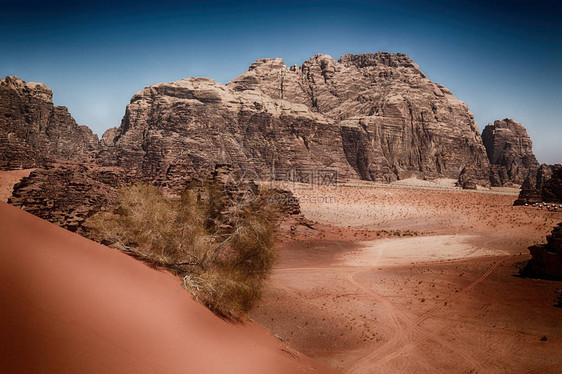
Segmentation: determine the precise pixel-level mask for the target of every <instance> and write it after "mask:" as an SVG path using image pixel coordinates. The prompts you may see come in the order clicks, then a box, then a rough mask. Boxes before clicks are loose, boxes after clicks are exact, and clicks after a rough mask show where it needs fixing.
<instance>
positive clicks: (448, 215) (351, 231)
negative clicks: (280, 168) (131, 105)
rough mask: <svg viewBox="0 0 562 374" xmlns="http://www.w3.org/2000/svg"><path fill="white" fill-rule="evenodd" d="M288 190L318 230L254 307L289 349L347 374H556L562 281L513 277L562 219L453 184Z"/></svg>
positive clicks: (288, 242) (286, 245)
mask: <svg viewBox="0 0 562 374" xmlns="http://www.w3.org/2000/svg"><path fill="white" fill-rule="evenodd" d="M432 187H433V188H432ZM293 189H294V192H295V193H296V194H297V196H299V197H300V198H301V205H302V210H303V213H304V215H305V216H306V217H307V218H309V219H311V220H313V221H315V222H317V224H316V227H317V229H318V231H317V232H316V233H315V234H311V233H310V232H309V231H308V230H302V231H299V230H300V229H299V230H297V232H296V235H294V236H293V238H291V239H285V240H284V241H283V243H282V244H281V245H280V248H279V249H280V258H279V261H278V265H277V267H276V269H275V271H274V274H273V276H272V277H271V280H270V285H269V287H268V289H267V293H266V297H265V298H264V300H263V302H262V303H261V305H260V307H259V308H258V309H257V310H256V311H255V312H254V313H253V318H254V319H255V320H257V321H259V322H260V323H262V324H263V325H264V326H266V327H268V328H269V329H270V330H272V331H273V332H274V333H275V334H277V335H278V336H280V337H281V338H282V339H283V340H284V341H285V342H287V343H288V344H289V345H291V346H293V347H295V348H296V349H298V350H300V351H302V352H304V353H306V354H308V355H310V356H312V357H314V358H317V359H318V360H320V361H322V362H324V363H326V364H328V365H330V366H332V367H334V368H337V369H339V370H341V371H343V372H347V373H373V372H381V373H391V372H422V373H424V372H428V373H429V372H459V373H477V372H479V373H490V372H492V373H495V372H497V373H505V372H510V373H554V372H559V371H560V370H562V360H561V359H560V356H559V351H560V348H561V347H562V325H561V324H560V321H561V320H562V319H561V318H562V309H561V308H557V307H554V304H555V303H556V302H557V299H558V296H559V293H560V290H561V289H562V285H561V284H560V282H555V281H546V280H537V279H526V278H521V277H519V276H517V274H518V270H519V267H520V266H521V264H522V263H523V262H524V261H526V260H528V259H529V257H530V256H529V253H528V250H527V247H528V246H529V245H531V244H533V243H538V242H542V241H544V238H545V234H547V233H549V232H550V230H551V228H552V226H553V225H554V224H555V223H557V222H558V221H560V219H561V218H562V214H561V213H559V212H549V211H546V210H538V209H536V208H532V207H524V206H519V207H514V206H513V201H514V199H515V198H516V194H517V190H516V189H508V188H502V189H494V190H485V189H483V190H480V191H475V192H467V191H461V190H457V189H454V188H453V187H452V186H449V185H448V183H447V181H445V182H440V183H437V182H436V183H434V184H433V185H432V183H428V182H419V183H410V184H408V183H407V182H403V181H402V182H401V183H398V184H394V185H391V186H389V185H386V186H381V185H375V184H372V183H371V184H355V185H348V186H345V185H344V186H341V187H338V188H337V189H325V190H322V189H318V188H315V189H308V188H302V186H295V188H293ZM319 196H323V197H324V198H319ZM326 196H329V197H330V198H329V199H328V198H326ZM326 201H329V202H328V203H326Z"/></svg>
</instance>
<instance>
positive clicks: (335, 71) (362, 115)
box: [227, 52, 489, 185]
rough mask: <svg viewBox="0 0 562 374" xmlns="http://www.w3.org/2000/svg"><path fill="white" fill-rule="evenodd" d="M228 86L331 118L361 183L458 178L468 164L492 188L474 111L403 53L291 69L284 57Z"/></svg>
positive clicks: (316, 60)
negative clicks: (414, 177) (284, 101)
mask: <svg viewBox="0 0 562 374" xmlns="http://www.w3.org/2000/svg"><path fill="white" fill-rule="evenodd" d="M227 86H228V87H230V88H232V89H233V90H235V91H238V92H260V93H263V94H265V95H268V96H270V97H272V98H274V99H283V100H288V101H290V102H293V103H299V104H304V105H306V106H307V107H308V108H309V109H310V110H311V111H313V112H316V113H320V114H322V115H323V116H324V117H325V118H327V119H329V120H331V121H332V122H333V123H334V124H336V125H337V126H339V128H340V134H341V139H342V145H343V150H344V153H345V156H346V159H347V161H348V162H349V164H350V165H351V166H352V167H353V169H354V170H355V171H356V173H357V174H358V175H359V176H360V177H361V178H362V179H366V180H375V181H393V180H396V179H403V178H408V177H411V176H417V177H420V178H437V177H449V178H455V179H456V178H457V177H458V176H459V173H460V172H461V171H462V170H463V168H465V167H466V166H467V165H470V166H471V167H472V168H473V169H474V170H475V171H476V173H475V174H474V175H471V179H472V180H474V181H477V182H478V183H479V184H482V185H487V184H488V183H489V175H488V174H489V162H488V158H487V156H486V152H485V149H484V146H483V144H482V141H481V137H480V134H479V132H478V128H477V126H476V123H475V122H474V117H473V115H472V113H470V111H469V110H468V107H467V106H466V104H464V103H463V102H461V101H459V100H458V99H456V98H455V97H454V96H453V94H452V93H451V92H450V91H449V90H448V89H446V88H445V87H444V86H442V85H439V84H436V83H433V82H432V81H431V80H429V79H428V78H427V77H426V76H425V75H424V74H423V73H422V72H421V71H420V69H419V67H418V66H417V65H416V64H415V63H414V62H413V61H412V60H411V59H410V58H409V57H408V56H406V55H403V54H391V53H383V52H379V53H376V54H362V55H345V56H342V57H341V58H340V60H339V61H335V60H334V59H333V58H332V57H330V56H328V55H316V56H314V57H312V58H311V59H309V60H308V61H306V62H305V63H304V64H303V65H301V66H300V67H297V66H292V67H290V68H287V67H286V66H285V64H284V63H283V60H281V59H262V60H258V61H256V62H255V63H254V64H252V66H250V68H249V70H248V71H247V72H245V73H243V74H242V75H240V76H239V77H237V78H236V79H234V80H233V81H232V82H230V83H228V84H227Z"/></svg>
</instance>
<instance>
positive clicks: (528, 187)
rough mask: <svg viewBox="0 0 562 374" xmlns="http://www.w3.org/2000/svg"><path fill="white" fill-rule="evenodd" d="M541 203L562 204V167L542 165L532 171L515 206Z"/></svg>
mask: <svg viewBox="0 0 562 374" xmlns="http://www.w3.org/2000/svg"><path fill="white" fill-rule="evenodd" d="M540 202H550V203H562V165H560V164H555V165H547V164H542V165H541V166H540V167H539V168H538V170H536V171H531V172H530V173H529V175H528V176H527V178H526V179H525V181H524V182H523V184H522V185H521V192H520V193H519V198H518V199H517V200H516V201H515V205H523V204H525V203H528V204H533V203H540Z"/></svg>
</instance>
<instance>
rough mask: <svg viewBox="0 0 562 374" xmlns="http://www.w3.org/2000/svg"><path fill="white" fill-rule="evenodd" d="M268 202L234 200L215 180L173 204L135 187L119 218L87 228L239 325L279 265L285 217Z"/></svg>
mask: <svg viewBox="0 0 562 374" xmlns="http://www.w3.org/2000/svg"><path fill="white" fill-rule="evenodd" d="M268 195H269V192H268V191H262V192H261V193H260V194H258V195H257V196H252V199H246V200H245V199H243V198H240V199H236V198H232V196H229V195H228V193H227V191H226V190H225V188H224V186H223V185H222V184H221V183H219V182H217V181H214V180H209V181H206V182H203V183H200V184H198V185H194V186H192V187H191V188H189V189H187V190H185V191H183V192H182V193H181V196H179V197H176V198H167V197H165V196H164V195H163V194H162V192H161V191H160V190H159V189H158V188H157V187H154V186H151V185H146V184H135V185H131V186H127V187H123V188H121V189H120V190H119V192H118V197H117V200H116V202H115V204H114V206H113V208H112V210H110V211H103V212H99V213H97V214H95V215H94V216H92V217H91V218H89V219H88V220H87V222H86V228H87V229H88V230H90V231H91V232H92V234H93V236H94V237H95V238H96V239H98V241H100V242H102V243H103V244H106V245H110V246H113V247H115V248H118V249H120V250H122V251H124V252H127V253H129V254H131V255H133V256H134V257H136V258H140V259H142V260H144V261H146V262H148V263H150V264H152V265H154V266H158V267H163V268H166V269H168V270H170V271H172V272H173V273H174V274H177V275H179V276H181V277H182V278H183V285H184V287H185V288H186V289H187V290H189V291H190V292H192V293H193V295H194V296H195V297H196V298H197V299H198V300H200V301H202V302H203V303H204V304H205V305H207V306H208V307H209V308H210V309H211V310H213V311H214V312H216V313H217V314H219V315H221V316H223V317H227V318H231V319H239V318H240V317H241V315H243V314H244V313H246V312H248V311H249V310H250V309H252V308H253V307H254V306H255V304H256V302H257V301H258V300H259V299H260V297H261V293H262V288H263V284H264V281H265V279H267V277H268V275H269V273H270V270H271V268H272V266H273V263H274V260H275V251H274V244H275V233H276V227H277V223H276V218H277V215H278V211H279V210H278V209H277V208H278V207H276V206H274V205H272V204H269V203H268V201H271V199H269V196H268ZM237 196H238V195H237ZM254 197H255V198H254Z"/></svg>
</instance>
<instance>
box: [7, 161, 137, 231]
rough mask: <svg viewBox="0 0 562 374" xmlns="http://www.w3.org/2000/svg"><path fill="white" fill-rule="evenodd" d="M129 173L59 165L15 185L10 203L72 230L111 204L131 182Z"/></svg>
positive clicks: (51, 166)
mask: <svg viewBox="0 0 562 374" xmlns="http://www.w3.org/2000/svg"><path fill="white" fill-rule="evenodd" d="M131 180H132V178H130V177H129V176H127V174H126V173H125V171H123V170H121V169H118V168H102V167H99V166H97V165H85V164H56V165H49V166H46V167H45V168H42V169H37V170H36V171H34V172H32V173H31V174H30V175H29V177H26V178H23V179H22V180H21V181H20V183H18V184H16V185H15V186H14V191H13V194H12V197H11V198H10V199H9V201H8V202H9V203H10V204H12V205H14V206H17V207H19V208H21V209H24V210H26V211H27V212H30V213H32V214H34V215H36V216H38V217H41V218H43V219H45V220H47V221H50V222H52V223H54V224H56V225H58V226H60V227H64V228H66V229H68V230H71V231H76V230H78V229H79V228H80V227H81V225H82V223H83V222H84V220H85V219H86V218H88V217H89V216H91V215H92V214H94V213H95V212H97V211H99V210H100V209H102V208H103V207H105V206H107V204H108V203H109V202H110V201H111V199H112V198H113V196H114V194H115V190H116V188H117V187H118V186H119V185H120V184H122V183H127V182H129V181H131Z"/></svg>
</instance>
